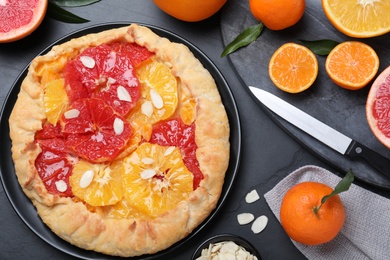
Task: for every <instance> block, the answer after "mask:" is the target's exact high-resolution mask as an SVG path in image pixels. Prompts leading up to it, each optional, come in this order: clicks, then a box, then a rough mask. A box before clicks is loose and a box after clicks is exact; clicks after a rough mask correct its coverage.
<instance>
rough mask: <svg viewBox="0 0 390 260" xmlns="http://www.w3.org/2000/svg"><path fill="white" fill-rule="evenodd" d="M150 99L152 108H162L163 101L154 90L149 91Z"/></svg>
mask: <svg viewBox="0 0 390 260" xmlns="http://www.w3.org/2000/svg"><path fill="white" fill-rule="evenodd" d="M150 97H151V98H152V103H153V106H154V107H155V108H157V109H161V108H163V107H164V101H163V99H162V97H161V96H160V94H159V93H158V92H157V91H155V90H154V89H151V90H150Z"/></svg>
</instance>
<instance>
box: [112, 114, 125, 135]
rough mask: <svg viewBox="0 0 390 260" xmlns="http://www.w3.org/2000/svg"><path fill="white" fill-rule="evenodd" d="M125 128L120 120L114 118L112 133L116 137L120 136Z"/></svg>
mask: <svg viewBox="0 0 390 260" xmlns="http://www.w3.org/2000/svg"><path fill="white" fill-rule="evenodd" d="M124 128H125V124H124V123H123V121H122V119H120V118H115V120H114V132H115V134H116V135H120V134H122V133H123V130H124Z"/></svg>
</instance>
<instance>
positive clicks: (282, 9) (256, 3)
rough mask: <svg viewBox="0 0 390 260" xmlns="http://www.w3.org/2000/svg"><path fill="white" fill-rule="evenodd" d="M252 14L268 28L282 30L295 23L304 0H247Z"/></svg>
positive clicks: (299, 17) (300, 15)
mask: <svg viewBox="0 0 390 260" xmlns="http://www.w3.org/2000/svg"><path fill="white" fill-rule="evenodd" d="M249 8H250V11H251V13H252V14H253V16H254V17H255V18H256V19H257V20H258V21H261V22H262V23H263V24H264V25H265V26H266V27H267V28H268V29H271V30H283V29H286V28H288V27H291V26H293V25H294V24H296V23H297V22H298V21H299V20H300V19H301V18H302V16H303V14H304V12H305V8H306V2H305V0H249Z"/></svg>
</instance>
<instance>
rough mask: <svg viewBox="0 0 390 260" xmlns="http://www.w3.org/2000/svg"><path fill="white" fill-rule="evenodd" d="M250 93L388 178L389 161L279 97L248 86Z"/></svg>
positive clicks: (288, 120) (293, 121) (280, 113)
mask: <svg viewBox="0 0 390 260" xmlns="http://www.w3.org/2000/svg"><path fill="white" fill-rule="evenodd" d="M249 89H250V91H251V92H252V93H253V94H254V95H255V97H256V98H257V99H258V100H259V101H260V102H261V103H262V104H263V105H265V106H266V107H267V108H268V109H270V110H271V111H273V112H274V113H275V114H277V115H278V116H280V117H281V118H283V119H284V120H286V121H287V122H289V123H291V124H292V125H294V126H296V127H297V128H299V129H301V130H302V131H304V132H306V133H307V134H309V135H311V136H312V137H314V138H316V139H317V140H319V141H321V142H322V143H324V144H326V145H327V146H329V147H330V148H332V149H334V150H336V151H337V152H339V153H341V154H343V155H345V156H347V157H349V158H350V159H364V160H365V161H366V162H367V163H369V164H370V165H371V166H372V167H373V168H375V169H376V170H377V171H379V172H381V173H382V174H384V175H385V176H386V177H388V178H390V160H389V159H387V158H386V157H384V156H382V155H380V154H378V153H377V152H375V151H373V150H371V149H369V148H368V147H366V146H364V145H362V144H361V143H359V142H357V141H355V140H353V139H351V138H349V137H348V136H346V135H344V134H342V133H340V132H338V131H337V130H335V129H333V128H331V127H330V126H328V125H326V124H324V123H322V122H321V121H319V120H317V119H315V118H314V117H312V116H310V115H309V114H307V113H305V112H303V111H302V110H300V109H298V108H296V107H294V106H293V105H291V104H289V103H287V102H286V101H284V100H282V99H280V98H279V97H277V96H275V95H273V94H271V93H269V92H267V91H265V90H262V89H259V88H255V87H252V86H250V87H249Z"/></svg>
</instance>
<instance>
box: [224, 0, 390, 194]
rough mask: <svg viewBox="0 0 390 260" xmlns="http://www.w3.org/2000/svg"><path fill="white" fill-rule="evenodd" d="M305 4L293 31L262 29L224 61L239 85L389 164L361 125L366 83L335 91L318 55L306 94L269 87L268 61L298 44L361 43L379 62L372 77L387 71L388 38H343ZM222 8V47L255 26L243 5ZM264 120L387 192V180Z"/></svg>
mask: <svg viewBox="0 0 390 260" xmlns="http://www.w3.org/2000/svg"><path fill="white" fill-rule="evenodd" d="M306 3H307V5H306V10H305V14H304V15H303V17H302V19H301V20H300V21H299V22H298V23H297V24H296V25H294V26H292V27H290V28H288V29H285V30H282V31H271V30H269V29H266V28H265V29H264V30H263V32H262V34H261V35H260V37H259V38H258V39H257V41H255V42H253V43H251V44H250V45H248V46H247V47H245V48H241V49H239V50H238V51H237V52H235V53H233V54H231V55H229V59H230V60H231V62H232V64H233V66H234V67H235V69H236V70H237V73H238V74H239V76H240V77H241V79H242V80H243V82H244V83H245V85H253V86H255V87H258V88H262V89H265V90H267V91H269V92H271V93H273V94H276V95H277V96H279V97H281V98H283V99H284V100H286V101H288V102H289V103H291V104H293V105H295V106H297V107H299V108H301V109H302V110H304V111H305V112H307V113H309V114H311V115H312V116H314V117H316V118H317V119H319V120H321V121H322V122H324V123H326V124H328V125H330V126H332V127H333V128H335V129H337V130H338V131H340V132H342V133H344V134H346V135H348V136H349V137H351V138H353V139H355V140H357V141H359V142H361V143H362V144H364V145H366V146H368V147H369V148H371V149H373V150H375V151H377V152H378V153H380V154H382V155H383V156H385V157H387V158H390V150H389V149H387V148H386V147H385V146H383V145H382V144H381V143H379V141H377V139H376V138H375V136H374V135H373V134H372V132H371V130H370V129H369V126H368V124H367V121H366V114H365V113H366V112H365V104H366V97H367V94H368V91H369V89H370V86H371V83H369V84H368V85H367V86H366V87H365V88H363V89H361V90H358V91H351V90H345V89H342V88H340V87H338V86H336V85H335V84H334V83H333V82H332V81H331V80H330V78H329V77H328V75H327V74H326V71H325V60H326V57H324V56H318V55H317V59H318V66H319V73H318V77H317V79H316V81H315V83H314V84H313V86H312V87H311V88H309V89H308V90H306V91H304V92H302V93H299V94H289V93H285V92H282V91H281V90H279V89H277V88H276V87H275V86H274V85H273V83H272V82H271V80H270V78H269V76H268V63H269V60H270V58H271V55H272V54H273V53H274V52H275V51H276V49H277V48H279V47H280V46H281V45H282V44H284V43H287V42H295V43H301V42H300V41H299V40H320V39H331V40H335V41H338V42H342V41H347V40H358V41H363V42H365V43H368V44H369V45H370V46H371V47H373V48H374V50H375V51H376V52H377V54H378V56H379V57H380V68H379V72H378V73H380V72H381V71H383V70H384V69H385V68H386V67H387V66H389V65H390V47H389V44H388V43H389V41H390V34H387V35H383V36H380V37H376V38H371V39H353V38H349V37H347V36H345V35H343V34H342V33H340V32H339V31H337V30H336V29H335V28H334V27H333V26H332V25H331V24H330V22H329V21H328V19H327V18H326V16H325V14H324V12H323V10H322V6H321V1H318V0H308V1H306ZM224 8H225V9H224V12H223V13H222V17H221V30H222V37H223V41H224V43H225V45H226V44H228V43H229V42H231V41H232V40H233V39H234V38H235V37H236V36H237V35H238V34H239V33H241V32H242V31H243V30H244V29H245V28H247V27H249V26H251V25H254V24H256V23H258V22H257V21H256V20H255V18H254V17H253V16H252V14H251V13H250V10H249V3H248V1H240V0H230V1H228V3H227V5H226V6H225V7H224ZM270 116H271V117H272V118H273V119H274V120H276V121H277V122H278V124H280V126H281V127H282V128H284V129H285V130H287V132H288V133H289V134H291V135H292V136H293V137H294V138H296V139H297V140H299V141H300V142H302V143H303V144H304V145H306V146H307V147H308V149H310V150H312V151H313V152H314V153H315V154H316V155H318V156H320V157H321V158H323V159H325V160H326V161H327V162H329V163H331V164H332V165H334V166H335V167H337V168H339V169H341V170H343V171H345V170H348V169H350V168H352V169H353V171H354V172H355V174H356V176H357V177H358V178H359V179H361V180H364V181H366V182H368V183H371V184H374V185H378V186H381V187H385V188H390V180H389V179H387V178H385V177H384V176H383V175H381V174H379V173H377V172H376V171H375V170H373V169H372V168H371V167H370V166H368V165H367V164H366V163H365V162H364V161H351V160H349V159H347V158H345V157H343V156H341V155H340V154H338V153H337V152H334V151H333V150H332V149H329V148H328V147H325V146H324V145H323V144H321V143H319V142H318V141H316V140H314V139H313V138H311V137H309V136H308V135H306V134H304V133H302V132H301V131H299V130H297V129H296V128H294V127H293V126H291V125H289V124H288V123H286V122H284V121H283V120H281V119H279V118H278V117H276V116H274V115H273V114H270ZM389 171H390V170H389Z"/></svg>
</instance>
